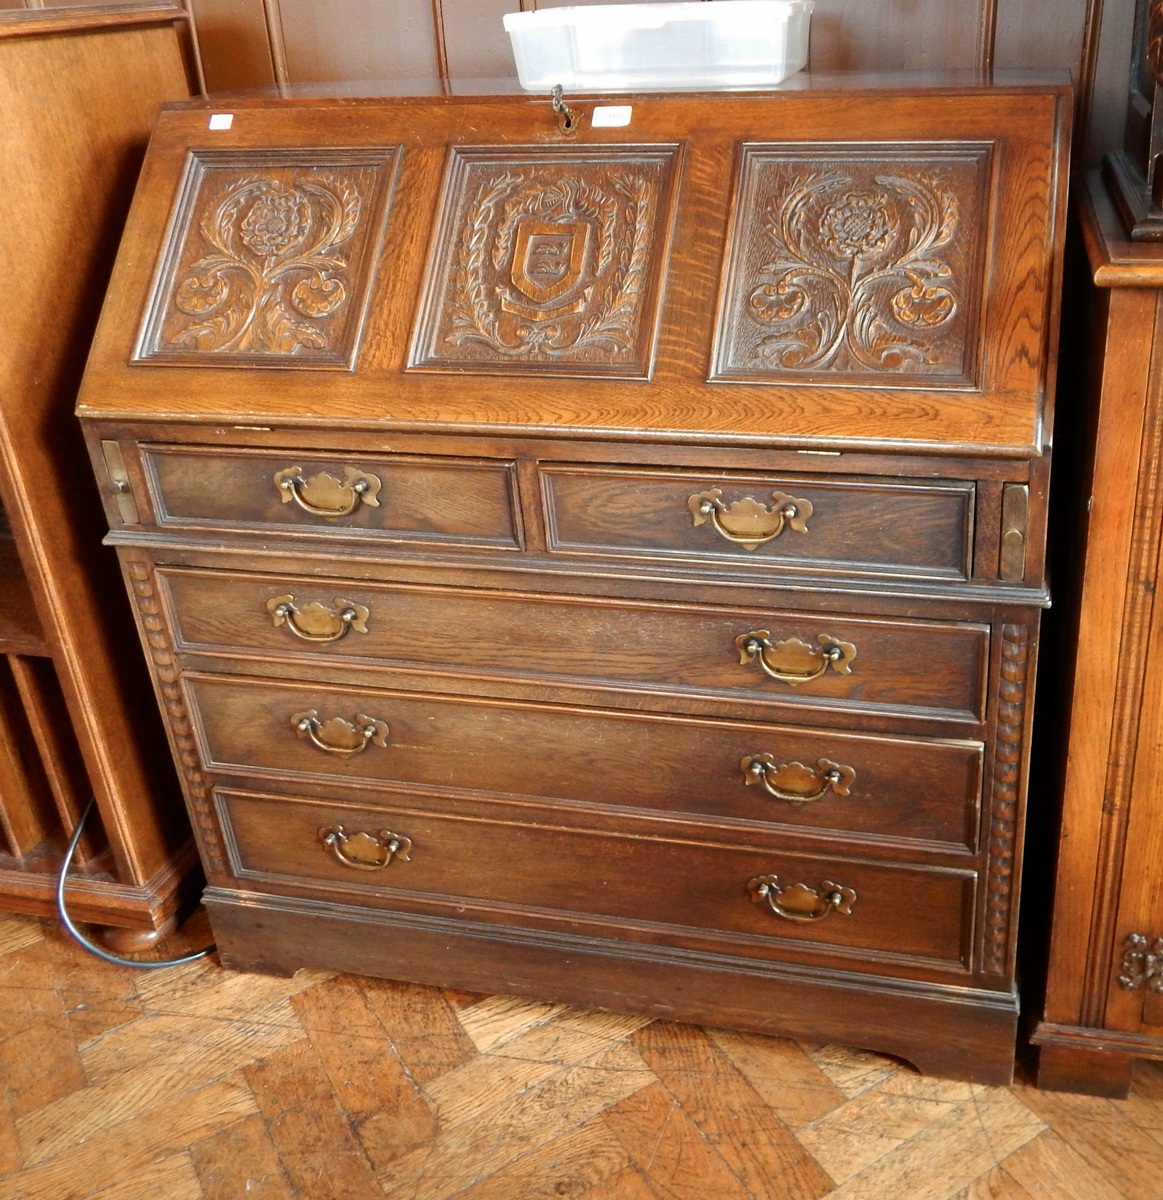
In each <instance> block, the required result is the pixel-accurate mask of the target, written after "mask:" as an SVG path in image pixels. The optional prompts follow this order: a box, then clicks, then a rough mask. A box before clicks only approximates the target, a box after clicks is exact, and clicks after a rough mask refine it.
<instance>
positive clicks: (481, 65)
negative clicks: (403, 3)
mask: <svg viewBox="0 0 1163 1200" xmlns="http://www.w3.org/2000/svg"><path fill="white" fill-rule="evenodd" d="M438 7H440V8H442V9H443V26H444V46H445V56H446V60H447V62H448V74H449V77H450V78H452V79H484V78H490V77H502V78H503V77H505V76H510V75H512V74H513V73H514V71H515V70H516V68H515V67H514V65H513V51H512V48H511V46H510V43H509V35H508V34H507V33H506V32H505V27H504V25H503V24H502V21H501V18H502V17H503V16H504V14H505V13H509V12H518V11H519V10H520V8H521V5H520V4H519V3H518V0H438Z"/></svg>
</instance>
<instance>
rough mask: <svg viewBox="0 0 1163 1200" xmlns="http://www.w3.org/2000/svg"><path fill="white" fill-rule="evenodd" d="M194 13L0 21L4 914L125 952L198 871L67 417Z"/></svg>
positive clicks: (168, 10) (91, 13)
mask: <svg viewBox="0 0 1163 1200" xmlns="http://www.w3.org/2000/svg"><path fill="white" fill-rule="evenodd" d="M190 61H191V52H190V46H189V43H188V32H187V29H186V15H185V13H184V11H183V10H182V9H181V8H180V7H179V6H177V5H153V6H151V8H150V10H148V11H146V10H143V9H141V8H133V7H130V6H117V5H102V6H89V9H87V10H83V11H78V12H72V13H64V14H61V13H57V14H50V13H46V12H44V11H38V12H31V11H30V12H25V13H8V14H6V15H5V17H4V18H3V20H0V111H3V113H4V118H3V122H2V123H0V124H2V128H0V165H2V167H3V177H4V186H3V189H2V191H0V253H2V255H3V260H4V263H5V279H4V286H3V288H2V289H0V326H2V327H3V330H4V338H3V342H2V344H0V497H2V499H3V508H4V516H5V519H4V521H3V522H2V523H0V528H2V529H3V533H2V534H0V655H2V656H3V661H0V906H2V907H5V908H14V909H18V910H23V911H30V912H35V913H42V914H45V915H47V914H50V913H52V912H53V911H54V893H55V885H56V873H57V871H58V869H59V866H60V861H61V856H62V852H63V850H64V848H65V845H66V844H67V842H68V839H69V836H70V834H71V833H72V831H73V829H74V827H75V825H76V822H77V820H78V818H79V816H80V814H81V812H82V811H83V810H84V808H85V805H86V804H87V802H88V800H89V797H90V796H93V797H94V798H95V800H96V815H95V816H94V818H93V820H92V822H91V825H90V829H89V832H88V834H87V835H86V839H85V840H84V841H83V842H82V844H81V847H80V855H79V862H78V867H79V870H78V872H77V877H76V879H75V880H74V883H73V884H72V885H71V886H70V888H69V892H68V899H69V904H70V909H71V912H72V914H73V915H74V916H76V917H77V918H79V919H82V920H86V921H92V922H96V923H98V924H101V925H108V926H112V927H116V929H115V931H114V933H113V935H112V936H113V940H114V941H115V942H116V943H117V944H118V945H119V946H122V947H130V946H133V945H136V944H140V943H141V942H142V941H143V940H144V941H146V942H148V941H150V940H152V938H153V937H154V936H155V934H156V931H157V930H158V929H159V928H161V927H164V925H165V924H166V922H167V921H169V920H170V919H171V918H172V916H173V914H174V912H175V910H176V908H177V906H178V902H179V885H180V884H181V882H182V879H183V876H184V875H187V874H188V873H190V872H191V871H192V870H193V869H194V868H195V867H196V865H197V860H196V855H195V852H194V849H193V846H192V844H191V840H190V834H189V828H188V824H187V822H186V820H185V817H184V814H183V813H182V812H181V805H180V800H179V794H178V788H177V783H176V781H175V779H174V773H173V769H172V766H171V764H170V763H169V762H168V761H166V759H165V756H164V755H162V754H159V753H158V751H157V746H158V743H159V741H160V739H161V736H162V735H161V731H160V727H159V725H158V722H157V720H156V716H155V714H154V713H153V712H152V711H150V710H149V709H148V708H142V706H141V705H140V703H139V697H140V695H141V694H142V692H143V690H144V691H148V687H149V684H148V677H147V675H146V671H145V667H144V664H143V662H142V660H141V655H140V653H139V650H138V647H137V645H136V635H135V632H134V626H133V618H132V616H131V615H130V608H129V606H128V605H127V604H125V603H124V597H123V596H122V595H120V587H121V585H120V581H119V579H118V572H117V564H116V561H115V560H114V558H113V556H112V555H111V554H109V552H108V551H104V550H102V548H101V545H100V541H101V537H102V534H103V528H102V526H103V522H102V519H101V512H100V503H99V500H98V497H97V492H96V489H95V488H94V487H93V486H92V478H91V476H92V472H91V470H90V468H89V464H88V458H87V455H86V453H85V445H84V441H83V438H82V436H81V432H80V430H79V428H78V427H77V425H76V421H75V418H74V415H73V408H74V405H75V402H76V389H77V387H78V385H79V382H80V376H81V372H82V369H83V366H84V357H85V352H86V349H87V347H88V344H89V339H90V337H91V336H92V332H93V327H94V325H95V323H96V319H97V313H98V310H99V307H100V303H101V298H102V294H103V292H104V288H105V284H106V282H107V281H108V277H109V271H110V269H111V268H112V263H113V257H114V254H115V251H116V246H117V239H118V237H119V235H120V232H121V226H122V223H123V221H124V217H125V213H126V211H127V209H128V207H129V200H130V197H131V195H132V189H133V182H134V179H135V176H136V171H137V168H138V165H139V164H140V162H141V158H142V155H143V154H144V150H145V144H146V141H147V139H148V137H149V131H150V129H151V127H152V125H153V121H154V118H155V116H156V112H157V108H158V105H159V104H160V103H161V102H162V101H164V100H170V99H174V98H178V97H183V96H187V95H189V92H190V90H191V83H192V79H191V76H190V75H189V74H188V66H189V64H190Z"/></svg>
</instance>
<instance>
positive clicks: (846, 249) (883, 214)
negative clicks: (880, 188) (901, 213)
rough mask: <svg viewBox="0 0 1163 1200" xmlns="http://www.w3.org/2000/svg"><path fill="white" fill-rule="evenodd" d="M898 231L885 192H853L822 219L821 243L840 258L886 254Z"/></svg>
mask: <svg viewBox="0 0 1163 1200" xmlns="http://www.w3.org/2000/svg"><path fill="white" fill-rule="evenodd" d="M896 230H897V221H896V218H895V217H894V216H893V214H892V213H891V212H890V211H889V207H888V197H887V196H885V194H884V193H883V192H877V193H872V192H849V193H848V194H847V195H846V196H843V197H841V199H840V200H838V201H837V202H836V203H835V204H830V205H829V206H828V207H827V208H826V209H825V210H824V215H823V216H822V217H821V218H820V241H821V242H822V243H823V244H824V245H825V246H827V247H828V248H829V249H831V250H833V251H834V252H835V253H837V254H841V255H852V256H855V255H857V254H867V253H868V252H869V251H870V250H883V249H884V247H885V246H887V245H888V242H889V239H890V238H891V237H892V235H893V234H894V233H896Z"/></svg>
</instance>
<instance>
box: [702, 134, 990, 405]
mask: <svg viewBox="0 0 1163 1200" xmlns="http://www.w3.org/2000/svg"><path fill="white" fill-rule="evenodd" d="M990 168H991V158H990V147H989V146H987V145H980V144H969V145H965V144H959V145H955V146H950V147H944V146H932V145H921V146H915V145H907V146H885V147H881V146H876V147H869V146H843V145H836V146H827V147H820V146H818V145H816V146H813V147H811V148H810V149H809V148H804V147H797V146H784V145H778V146H776V145H748V146H745V147H744V148H743V154H742V161H741V167H740V173H739V180H738V186H737V188H736V199H735V211H734V213H733V217H732V230H731V238H730V244H729V249H728V253H727V267H726V271H725V275H724V284H723V287H722V291H721V293H720V300H719V313H718V320H717V332H716V342H715V351H714V358H713V363H712V370H711V377H712V378H713V379H734V380H740V381H746V382H753V383H780V382H794V381H801V380H809V379H819V380H820V381H822V382H829V383H852V384H864V385H867V384H876V383H879V384H882V385H885V384H887V385H889V386H897V387H900V386H919V387H934V386H940V387H972V386H974V385H975V384H976V382H977V372H978V357H979V355H978V349H979V347H978V343H979V340H980V338H979V321H980V314H981V308H982V294H983V290H984V282H983V281H984V268H983V259H984V251H985V224H986V216H987V208H988V197H989V186H990V173H991V171H990Z"/></svg>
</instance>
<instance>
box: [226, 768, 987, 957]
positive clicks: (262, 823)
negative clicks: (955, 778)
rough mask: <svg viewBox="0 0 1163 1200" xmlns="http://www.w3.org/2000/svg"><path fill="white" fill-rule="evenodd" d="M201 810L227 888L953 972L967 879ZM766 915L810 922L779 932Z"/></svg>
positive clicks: (435, 821) (453, 813) (541, 816)
mask: <svg viewBox="0 0 1163 1200" xmlns="http://www.w3.org/2000/svg"><path fill="white" fill-rule="evenodd" d="M216 801H217V806H218V813H219V816H220V819H221V821H222V824H223V827H224V833H225V835H226V841H227V845H228V846H229V848H230V856H231V866H232V869H233V870H234V872H235V873H236V874H237V875H238V876H239V877H241V878H243V879H254V880H257V881H260V882H266V881H277V882H280V883H284V884H290V885H292V886H294V885H308V886H310V885H313V884H322V885H326V886H330V887H332V888H339V889H343V890H346V891H348V892H351V893H358V894H359V895H360V899H361V901H363V902H366V903H381V904H391V903H392V902H393V900H396V902H397V903H399V902H401V901H403V902H405V903H406V902H407V901H408V899H409V898H412V899H415V900H417V901H424V900H427V901H429V902H431V901H433V900H441V899H443V900H445V901H446V902H448V903H450V904H452V905H454V906H455V907H456V910H457V912H458V915H463V916H464V917H466V918H468V919H476V920H478V921H479V920H483V921H489V922H493V923H510V924H514V923H515V924H520V923H522V921H523V920H528V919H529V918H533V919H540V920H541V921H542V922H544V921H545V919H546V918H547V917H551V916H553V915H558V916H559V918H565V919H570V918H575V919H576V918H583V919H586V918H588V919H589V920H588V921H586V924H588V925H589V927H590V930H589V931H590V932H594V933H598V934H601V935H604V936H612V937H618V938H626V939H637V940H649V941H657V940H663V939H666V938H667V936H668V935H669V937H670V939H671V940H673V941H674V942H676V943H677V944H680V945H690V946H692V947H695V948H700V947H706V946H708V945H713V944H714V943H718V948H721V949H723V950H729V951H731V952H733V953H740V954H744V955H750V956H755V957H761V958H774V957H778V956H779V955H780V954H781V953H782V952H783V951H784V948H785V947H786V946H787V944H788V942H799V943H806V944H809V945H816V946H819V947H821V948H842V949H844V950H846V951H848V952H850V953H851V954H852V957H853V960H854V962H856V963H859V962H860V961H861V960H864V961H865V962H866V963H867V964H869V965H872V964H874V963H875V964H876V965H879V963H880V962H883V961H885V960H888V961H897V962H918V961H920V962H923V963H925V964H927V965H933V964H935V965H938V966H941V967H944V968H946V969H948V968H954V969H959V970H964V969H965V968H966V967H967V966H968V962H969V954H970V951H969V947H970V945H971V931H972V928H973V919H972V914H973V899H974V893H975V890H976V889H975V882H976V876H975V875H974V874H973V873H972V872H968V871H957V870H943V869H939V868H932V869H923V868H917V867H909V866H901V865H896V864H886V863H870V862H864V861H858V860H855V859H851V858H843V857H833V856H823V855H819V854H811V853H809V854H804V853H791V852H788V851H784V850H779V849H775V848H770V847H763V846H754V845H752V846H745V847H740V846H732V845H723V844H719V843H717V842H716V841H715V840H714V839H707V838H704V837H696V836H694V835H692V836H691V837H689V838H688V837H685V836H683V835H681V834H680V835H679V836H666V835H665V834H664V835H655V836H643V835H642V834H640V833H637V832H634V833H630V832H626V831H615V830H610V829H602V828H598V827H594V826H588V825H580V824H576V823H575V822H574V821H573V820H572V819H571V818H570V817H568V816H563V814H561V813H560V812H557V811H555V810H553V809H550V808H545V809H541V810H538V811H537V812H530V810H528V809H523V810H520V811H518V812H512V811H507V810H506V809H505V808H504V807H503V806H493V807H492V808H491V809H490V810H489V811H488V812H487V813H484V814H482V813H479V812H475V811H469V810H467V809H464V808H457V807H456V806H452V805H449V804H445V805H444V806H442V807H441V808H440V809H438V810H436V811H433V808H431V807H429V806H427V805H421V804H416V803H410V802H408V801H404V802H401V803H396V802H394V801H387V800H386V801H385V802H384V803H375V804H360V803H352V802H349V801H348V800H346V799H345V800H340V801H332V800H319V799H308V798H292V797H287V796H274V795H261V794H254V793H251V792H246V791H235V790H227V789H219V790H217V791H216ZM405 839H407V841H405ZM393 845H394V846H396V847H398V848H399V853H391V848H392V846H393ZM404 855H406V856H407V857H406V858H405V857H404ZM344 858H346V859H347V860H348V862H345V861H342V859H344ZM349 862H354V863H355V864H356V865H354V866H352V865H348V863H349ZM378 863H386V865H384V866H379V867H377V866H376V864H378ZM549 864H552V867H551V869H547V867H548V865H549ZM773 876H774V877H775V882H774V883H773V882H772V877H773ZM765 884H766V887H767V892H766V895H765V894H764V890H763V889H764V886H765ZM797 884H798V885H803V886H802V887H800V888H797V887H796V885H797ZM777 888H778V889H780V890H779V891H777V890H776V889H777ZM829 896H835V897H836V898H837V900H836V901H835V902H832V901H829V900H828V899H827V897H829ZM772 903H774V904H777V905H779V906H780V907H781V908H783V909H784V911H786V912H792V913H794V914H796V915H803V914H804V912H805V910H806V911H807V912H810V913H821V914H822V915H820V916H816V917H815V918H814V919H808V920H795V919H789V918H787V917H784V916H780V915H778V914H777V913H776V912H775V911H774V910H773V907H772ZM571 923H573V922H571ZM676 935H677V936H676ZM878 960H879V961H878Z"/></svg>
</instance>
